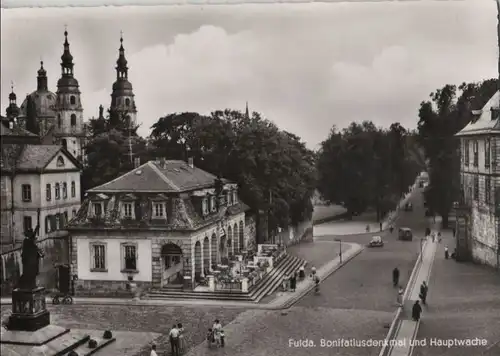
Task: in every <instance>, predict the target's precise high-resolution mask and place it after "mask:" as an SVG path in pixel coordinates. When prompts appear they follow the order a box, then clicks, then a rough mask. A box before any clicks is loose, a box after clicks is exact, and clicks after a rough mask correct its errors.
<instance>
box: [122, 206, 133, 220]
mask: <svg viewBox="0 0 500 356" xmlns="http://www.w3.org/2000/svg"><path fill="white" fill-rule="evenodd" d="M132 211H133V209H132V203H124V204H123V216H124V217H126V218H131V217H132Z"/></svg>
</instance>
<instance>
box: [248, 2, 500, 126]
mask: <svg viewBox="0 0 500 356" xmlns="http://www.w3.org/2000/svg"><path fill="white" fill-rule="evenodd" d="M499 1H500V0H499ZM245 117H246V118H247V119H249V118H250V113H249V112H248V101H247V105H246V108H245Z"/></svg>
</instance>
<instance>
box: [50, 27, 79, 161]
mask: <svg viewBox="0 0 500 356" xmlns="http://www.w3.org/2000/svg"><path fill="white" fill-rule="evenodd" d="M73 67H74V63H73V56H72V55H71V52H70V50H69V42H68V31H64V52H63V55H62V56H61V72H62V73H61V78H60V79H59V80H58V81H57V92H56V96H57V102H56V110H57V122H56V124H55V131H54V132H55V136H56V137H57V139H58V140H57V141H58V142H59V143H60V144H61V145H62V146H64V147H65V148H66V149H67V150H68V151H69V153H71V154H72V155H73V156H74V157H76V158H78V159H79V160H82V159H83V152H82V147H83V140H84V125H83V107H82V102H81V98H80V94H81V93H80V89H79V84H78V81H77V80H76V79H75V77H74V74H73Z"/></svg>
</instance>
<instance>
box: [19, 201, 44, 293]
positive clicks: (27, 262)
mask: <svg viewBox="0 0 500 356" xmlns="http://www.w3.org/2000/svg"><path fill="white" fill-rule="evenodd" d="M39 231H40V209H38V210H37V223H36V227H35V229H34V230H33V229H28V231H26V232H25V233H24V236H25V238H24V241H23V248H22V253H21V260H22V264H23V274H22V276H21V278H20V279H19V286H18V287H19V288H21V289H34V288H36V287H37V285H36V276H37V275H38V273H39V269H40V259H41V258H43V257H44V254H43V251H42V250H41V249H40V248H39V247H38V246H37V244H36V236H37V235H38V233H39Z"/></svg>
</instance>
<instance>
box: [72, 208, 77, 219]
mask: <svg viewBox="0 0 500 356" xmlns="http://www.w3.org/2000/svg"><path fill="white" fill-rule="evenodd" d="M75 216H76V210H75V209H73V211H72V212H71V217H72V218H74V217H75Z"/></svg>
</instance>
